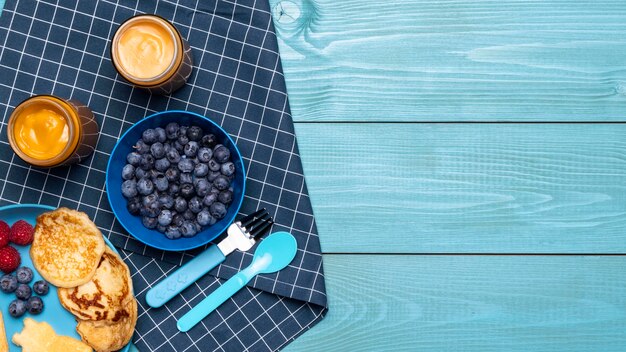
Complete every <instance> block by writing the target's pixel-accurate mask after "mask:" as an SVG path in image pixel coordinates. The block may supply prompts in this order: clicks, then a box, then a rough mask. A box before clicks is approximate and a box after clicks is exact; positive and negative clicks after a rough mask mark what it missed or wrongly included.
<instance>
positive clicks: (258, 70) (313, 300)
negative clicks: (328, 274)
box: [0, 0, 326, 352]
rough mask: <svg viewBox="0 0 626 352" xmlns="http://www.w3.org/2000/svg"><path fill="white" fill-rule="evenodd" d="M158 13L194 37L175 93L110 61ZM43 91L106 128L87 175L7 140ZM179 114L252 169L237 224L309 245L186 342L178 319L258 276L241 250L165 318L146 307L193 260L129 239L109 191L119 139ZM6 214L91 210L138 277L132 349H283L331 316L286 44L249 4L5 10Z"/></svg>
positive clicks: (2, 187) (1, 176)
mask: <svg viewBox="0 0 626 352" xmlns="http://www.w3.org/2000/svg"><path fill="white" fill-rule="evenodd" d="M139 13H156V14H159V15H161V16H163V17H165V18H167V19H169V20H170V21H172V22H173V23H174V24H175V26H176V27H177V28H178V29H179V30H180V31H181V33H182V35H183V36H184V37H185V38H187V39H188V41H189V43H190V45H191V46H192V50H193V57H194V72H193V74H192V76H191V77H190V79H189V82H188V84H187V85H186V86H185V87H183V88H182V89H180V90H178V91H176V92H175V93H173V94H172V95H171V96H157V95H150V94H149V93H147V92H146V91H143V90H140V89H135V88H133V87H131V86H130V85H128V84H127V83H125V82H124V81H123V80H122V79H121V78H120V77H119V76H118V75H117V74H116V71H115V70H114V68H113V66H112V65H111V61H110V58H109V44H110V43H109V39H110V38H111V36H112V34H113V33H114V32H115V30H116V28H117V27H118V26H119V24H120V23H121V22H123V21H124V20H126V19H127V18H129V17H130V16H133V15H135V14H139ZM33 94H54V95H57V96H60V97H64V98H74V99H77V100H80V101H82V102H83V103H86V104H87V105H89V106H90V107H91V109H92V110H93V111H94V113H95V115H96V118H97V121H98V123H99V125H100V129H101V132H100V136H99V139H98V145H97V150H96V151H95V153H94V154H93V156H92V157H90V158H89V159H87V160H86V161H84V162H83V163H81V164H78V165H74V166H71V167H61V168H54V169H49V170H48V169H35V168H31V167H29V166H28V165H27V164H25V163H24V162H23V161H21V160H20V159H19V158H18V157H17V156H15V155H14V153H13V152H12V150H11V149H10V146H9V145H8V143H7V132H6V129H7V125H6V123H7V120H8V117H9V115H10V113H11V111H12V110H13V109H14V108H15V106H16V105H18V104H19V103H20V102H21V101H23V100H24V99H26V98H28V97H30V96H31V95H33ZM169 109H181V110H189V111H193V112H197V113H200V114H202V115H205V116H208V117H210V118H211V119H213V120H214V121H215V122H217V123H218V124H220V125H221V126H223V127H224V129H225V130H226V131H227V132H228V133H230V135H231V136H232V137H233V138H234V139H235V141H236V143H237V145H238V146H239V148H240V150H241V152H242V154H243V157H244V159H245V166H246V170H247V172H248V174H247V189H246V198H245V201H244V204H243V206H242V208H241V213H240V216H242V215H245V214H249V213H251V212H253V211H255V210H256V209H259V208H262V207H265V208H267V209H268V210H269V211H270V214H271V215H272V216H273V217H274V219H275V220H276V224H275V225H274V228H273V229H274V230H275V231H278V230H284V231H289V232H291V233H292V234H293V235H294V236H295V237H296V239H297V241H298V253H297V256H296V258H295V260H294V261H293V262H292V264H291V265H290V266H289V267H288V268H286V269H284V270H282V271H281V272H280V273H278V274H273V275H261V276H258V277H257V278H256V279H255V280H253V281H252V282H251V283H250V285H249V286H248V287H246V288H244V289H243V290H241V291H240V292H239V293H237V294H236V295H235V296H234V297H233V299H231V300H229V301H227V302H226V303H225V304H223V305H222V306H221V307H220V308H219V309H218V310H217V311H216V312H214V313H212V314H211V315H209V316H208V317H207V318H205V319H204V320H203V321H202V322H201V323H200V324H199V325H197V326H196V327H195V328H193V329H192V330H191V331H189V332H188V333H180V332H178V330H177V329H176V319H177V318H179V317H181V316H182V315H183V314H185V313H186V312H187V311H189V309H191V307H193V306H194V305H195V304H197V303H198V302H199V301H201V300H202V299H203V298H204V297H206V296H207V295H208V294H210V293H211V292H213V291H214V290H215V289H216V288H217V287H218V286H219V285H220V284H221V283H223V282H224V280H225V279H228V278H229V277H231V276H232V275H233V274H234V273H236V272H237V271H238V270H240V269H241V268H242V267H245V266H247V265H248V264H249V263H250V261H251V259H252V253H253V250H251V251H250V252H249V253H241V252H235V253H233V254H231V255H230V256H229V257H228V258H227V259H226V261H225V262H224V263H223V264H222V265H220V266H219V267H217V268H216V269H214V270H213V271H212V272H211V273H210V275H207V276H205V277H204V278H202V279H201V280H199V281H198V282H197V283H196V284H195V285H192V286H191V287H189V288H188V289H186V290H185V291H184V292H183V293H182V294H181V295H179V296H177V297H176V298H175V299H173V300H172V301H170V302H169V303H168V304H166V305H165V306H164V307H162V308H159V309H150V308H148V307H147V306H146V304H145V294H146V291H147V290H148V288H150V287H151V285H153V284H155V283H156V282H157V281H159V280H161V279H163V278H164V277H165V276H166V275H167V274H168V273H171V272H172V271H173V270H175V269H176V268H177V265H180V264H182V263H184V262H185V261H187V260H188V259H190V258H191V257H193V255H194V253H197V252H188V253H177V252H163V251H160V250H156V249H153V248H149V247H146V246H145V245H143V244H142V243H140V242H138V241H136V240H134V239H133V238H131V237H129V235H128V234H126V233H125V232H124V230H123V229H122V227H121V226H120V225H119V223H118V222H117V221H116V219H115V217H114V216H113V214H112V212H111V208H110V207H109V204H108V201H107V197H106V194H105V185H104V182H105V171H104V170H105V168H106V164H107V160H108V157H109V154H110V152H111V150H112V149H113V146H114V145H115V143H116V141H117V139H118V138H119V136H120V135H121V134H122V133H123V132H124V131H125V130H126V129H128V128H129V127H130V126H131V125H132V124H133V123H135V122H137V121H138V120H140V119H142V118H143V117H145V116H147V115H150V114H152V113H154V112H158V111H163V110H169ZM0 116H2V117H3V122H2V124H1V125H0V204H9V203H40V204H48V205H52V206H67V207H70V208H76V209H79V210H81V211H84V212H86V213H87V214H88V215H89V216H90V217H91V218H92V219H94V221H95V222H96V224H97V225H98V227H99V228H100V229H101V230H102V232H103V233H104V234H105V236H107V237H108V238H109V239H110V240H111V242H112V243H113V244H114V245H116V246H117V247H119V248H120V249H121V253H122V255H123V257H124V259H125V260H126V262H127V263H128V264H129V266H130V268H131V271H132V273H133V283H134V285H135V293H136V294H137V297H138V300H139V304H140V308H139V310H140V311H139V319H138V322H137V328H136V334H135V337H134V342H135V344H136V345H137V347H138V348H139V349H140V350H150V351H177V352H180V351H245V350H249V351H274V350H277V349H279V348H281V347H283V346H284V345H285V344H287V343H289V342H290V341H292V340H293V339H294V338H296V337H297V336H298V335H300V334H301V333H302V332H304V331H306V330H307V329H309V328H310V327H311V326H312V325H314V324H315V323H317V322H318V321H319V320H320V319H321V318H322V317H323V316H324V314H325V312H326V293H325V286H324V274H323V270H322V257H321V250H320V245H319V239H318V236H317V230H316V227H315V221H314V218H313V212H312V209H311V203H310V200H309V197H308V192H307V189H306V185H305V182H304V176H303V172H302V164H301V161H300V157H299V153H298V148H297V144H296V138H295V135H294V129H293V122H292V119H291V115H290V111H289V104H288V100H287V94H286V88H285V80H284V77H283V74H282V68H281V63H280V57H279V54H278V45H277V39H276V35H275V32H274V27H273V24H272V18H271V13H270V8H269V4H268V2H267V1H266V0H261V1H252V0H238V1H216V0H206V1H196V0H181V1H178V2H175V1H158V2H155V1H139V0H135V1H133V0H122V1H119V2H112V1H106V0H103V1H92V0H80V1H52V0H48V1H35V0H20V1H11V0H9V1H7V3H6V5H5V8H4V10H3V11H2V16H1V17H0Z"/></svg>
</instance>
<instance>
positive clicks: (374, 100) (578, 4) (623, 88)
mask: <svg viewBox="0 0 626 352" xmlns="http://www.w3.org/2000/svg"><path fill="white" fill-rule="evenodd" d="M270 3H271V5H272V6H273V13H274V22H275V24H276V28H277V33H278V36H279V39H280V40H279V45H280V51H281V57H282V60H283V66H284V71H285V75H286V77H287V86H288V91H289V96H290V101H291V108H292V111H293V115H294V117H295V118H296V119H297V120H299V121H363V120H367V121H390V120H396V121H451V120H452V121H464V120H480V121H496V120H515V121H537V120H566V121H583V120H584V121H598V120H602V121H604V120H624V119H625V118H626V109H625V107H626V6H625V4H624V2H623V0H602V1H584V0H581V1H569V0H557V1H542V0H502V1H493V0H461V1H458V0H447V1H432V0H418V1H416V0H395V1H392V2H384V3H381V2H380V1H378V0H345V1H336V0H316V1H309V0H303V1H291V0H284V1H281V0H270Z"/></svg>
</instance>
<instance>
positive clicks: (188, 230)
mask: <svg viewBox="0 0 626 352" xmlns="http://www.w3.org/2000/svg"><path fill="white" fill-rule="evenodd" d="M194 218H195V216H194ZM180 233H181V234H182V235H183V237H193V236H195V235H196V233H197V231H196V226H195V225H194V224H193V222H192V221H189V220H188V221H185V222H184V223H183V226H181V227H180Z"/></svg>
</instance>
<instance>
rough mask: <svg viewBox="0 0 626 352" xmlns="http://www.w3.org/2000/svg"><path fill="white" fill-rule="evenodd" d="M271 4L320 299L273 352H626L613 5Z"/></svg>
mask: <svg viewBox="0 0 626 352" xmlns="http://www.w3.org/2000/svg"><path fill="white" fill-rule="evenodd" d="M270 2H271V4H272V7H273V9H274V11H273V12H274V21H275V24H276V29H277V33H278V37H279V44H280V50H281V55H282V60H283V67H284V71H285V77H286V80H287V88H288V91H289V97H290V102H291V108H292V112H293V116H294V119H295V120H296V121H297V123H296V132H297V135H298V141H299V145H300V150H301V153H302V158H303V162H304V169H305V174H306V177H307V181H308V185H309V190H310V194H311V198H312V201H313V206H314V210H315V214H316V218H317V222H318V227H319V232H320V237H321V241H322V249H323V251H324V253H325V254H324V269H325V272H326V285H327V288H328V295H329V304H330V311H329V313H328V315H327V317H326V318H325V319H324V320H323V321H322V322H321V323H319V324H318V325H317V326H315V327H313V328H312V329H311V330H310V331H309V332H307V333H305V334H304V335H303V336H302V337H300V338H298V339H297V340H296V341H295V342H293V343H292V344H290V345H289V346H288V348H287V349H286V350H287V351H290V352H300V351H315V352H317V351H477V352H478V351H480V352H485V351H624V350H626V280H625V279H626V275H624V272H625V271H626V270H625V269H626V257H624V253H626V125H625V124H624V122H626V2H624V1H623V0H603V1H586V0H585V1H572V0H567V1H565V0H553V1H543V0H540V1H532V0H519V1H510V0H500V1H490V0H489V1H488V0H464V1H426V0H392V1H374V0H344V1H334V0H283V1H279V0H271V1H270Z"/></svg>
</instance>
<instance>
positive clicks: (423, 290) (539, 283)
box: [285, 255, 626, 352]
mask: <svg viewBox="0 0 626 352" xmlns="http://www.w3.org/2000/svg"><path fill="white" fill-rule="evenodd" d="M625 266H626V258H625V257H621V256H614V257H578V256H389V255H326V256H324V269H325V279H326V287H327V291H328V296H329V305H330V310H329V312H328V315H327V316H326V318H324V320H322V321H321V322H320V323H319V324H318V325H316V326H315V327H314V328H313V329H312V330H311V331H309V332H307V333H305V334H304V335H302V336H301V337H300V338H298V339H297V340H296V341H295V342H293V343H291V344H290V345H289V346H288V347H287V348H286V349H285V351H288V352H289V351H294V352H295V351H298V352H306V351H315V352H317V351H466V352H470V351H476V352H489V351H494V352H495V351H498V352H499V351H523V352H526V351H534V352H544V351H545V352H547V351H570V352H574V351H580V352H588V351H604V352H608V351H620V352H621V351H623V350H624V346H626V309H625V308H624V307H626V282H625V281H624V278H623V268H624V267H625Z"/></svg>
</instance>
